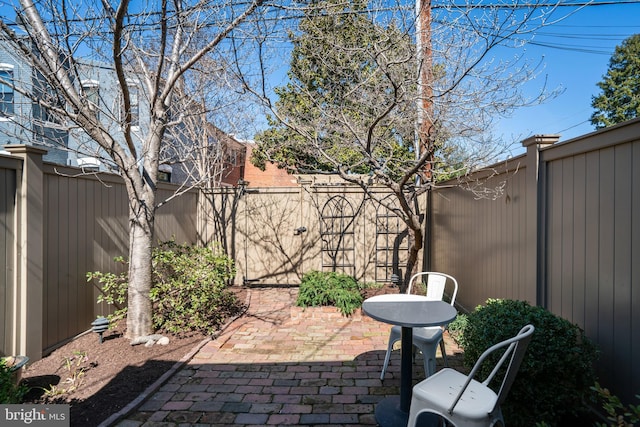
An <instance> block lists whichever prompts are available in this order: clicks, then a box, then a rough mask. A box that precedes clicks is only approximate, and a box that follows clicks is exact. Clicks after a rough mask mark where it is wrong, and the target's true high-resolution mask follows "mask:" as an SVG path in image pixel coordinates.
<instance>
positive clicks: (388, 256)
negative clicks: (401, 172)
mask: <svg viewBox="0 0 640 427" xmlns="http://www.w3.org/2000/svg"><path fill="white" fill-rule="evenodd" d="M373 193H374V195H373V197H369V196H367V195H365V194H364V193H363V192H362V191H361V189H359V188H358V187H355V186H353V185H349V184H346V183H345V182H344V181H342V180H340V179H337V178H336V177H318V176H314V177H308V176H307V177H301V179H299V185H298V186H297V187H287V188H236V189H224V188H222V189H219V190H217V191H215V192H212V193H210V194H209V195H208V197H206V198H203V200H206V203H207V204H208V205H207V206H206V207H204V208H203V209H202V212H205V213H206V215H207V219H206V223H207V224H208V226H207V227H206V228H205V232H204V241H220V242H225V245H226V249H227V251H228V253H230V254H231V255H232V256H233V258H234V259H235V260H236V263H237V266H238V271H239V274H238V275H237V276H236V283H237V284H246V285H252V286H264V285H297V284H298V283H300V279H301V278H302V275H303V274H304V273H306V272H309V271H312V270H317V271H337V272H341V273H346V274H349V275H352V276H354V277H356V278H357V279H358V280H360V281H362V282H388V281H390V279H391V275H392V274H397V275H399V276H400V277H402V275H403V271H402V269H403V265H404V263H405V260H406V248H407V235H406V230H405V227H404V226H402V224H401V221H400V220H399V218H398V217H397V216H395V215H394V214H392V213H391V212H390V211H388V210H387V209H386V208H384V207H383V206H381V205H380V204H379V203H377V202H375V201H374V199H380V198H385V197H393V196H389V194H388V192H386V191H385V190H384V189H382V188H378V189H376V188H374V189H373Z"/></svg>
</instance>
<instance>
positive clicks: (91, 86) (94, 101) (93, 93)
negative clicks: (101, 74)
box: [82, 80, 100, 117]
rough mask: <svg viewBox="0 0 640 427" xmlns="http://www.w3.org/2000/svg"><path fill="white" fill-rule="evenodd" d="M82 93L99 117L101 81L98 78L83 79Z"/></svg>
mask: <svg viewBox="0 0 640 427" xmlns="http://www.w3.org/2000/svg"><path fill="white" fill-rule="evenodd" d="M82 94H83V96H84V99H86V100H87V101H88V102H89V108H90V109H91V111H93V112H94V113H95V115H96V117H99V114H98V112H99V111H100V110H99V107H100V83H99V82H98V81H96V80H83V81H82Z"/></svg>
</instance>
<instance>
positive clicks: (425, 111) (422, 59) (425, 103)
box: [415, 0, 433, 180]
mask: <svg viewBox="0 0 640 427" xmlns="http://www.w3.org/2000/svg"><path fill="white" fill-rule="evenodd" d="M416 30H417V34H416V46H417V49H418V88H419V89H418V90H419V97H418V103H417V104H418V105H417V107H418V123H417V126H416V127H417V136H416V146H415V151H416V159H419V158H420V156H421V155H422V153H423V147H425V146H426V148H427V149H428V150H430V151H432V150H433V147H431V144H430V143H429V134H430V133H431V126H432V125H433V122H432V117H433V104H432V101H431V99H432V97H433V89H432V86H431V84H432V80H433V73H432V69H433V59H432V54H431V0H416ZM432 156H433V153H432V154H431V155H430V158H429V159H428V161H427V163H426V165H425V172H426V175H427V177H428V178H429V180H430V179H431V172H430V170H431V166H432V159H431V157H432Z"/></svg>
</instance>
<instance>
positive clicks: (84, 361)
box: [44, 351, 96, 402]
mask: <svg viewBox="0 0 640 427" xmlns="http://www.w3.org/2000/svg"><path fill="white" fill-rule="evenodd" d="M94 366H96V365H95V363H92V362H89V357H88V356H87V352H86V351H74V352H73V354H72V355H71V356H65V357H64V359H63V361H62V365H61V368H62V369H64V370H65V371H66V372H67V378H66V379H65V380H64V381H63V383H62V385H60V386H58V385H53V384H52V385H50V386H49V388H47V389H45V391H44V394H45V396H46V397H47V399H48V400H49V401H52V402H56V401H57V399H59V398H60V397H61V396H64V395H68V394H71V393H73V392H74V391H76V390H78V389H79V388H80V387H81V386H82V384H84V377H85V373H86V372H87V371H88V370H89V369H91V368H92V367H94Z"/></svg>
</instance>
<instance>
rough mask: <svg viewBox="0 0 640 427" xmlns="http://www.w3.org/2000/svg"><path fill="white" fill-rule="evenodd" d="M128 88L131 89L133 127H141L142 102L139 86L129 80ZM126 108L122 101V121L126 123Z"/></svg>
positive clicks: (130, 105) (130, 103)
mask: <svg viewBox="0 0 640 427" xmlns="http://www.w3.org/2000/svg"><path fill="white" fill-rule="evenodd" d="M127 88H128V89H129V108H130V109H131V126H134V127H137V126H140V100H139V91H138V86H136V84H135V82H134V81H133V80H130V79H127ZM126 113H127V112H126V111H125V108H124V100H123V99H121V100H120V120H121V122H122V123H124V121H125V118H126V116H127V114H126Z"/></svg>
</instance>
